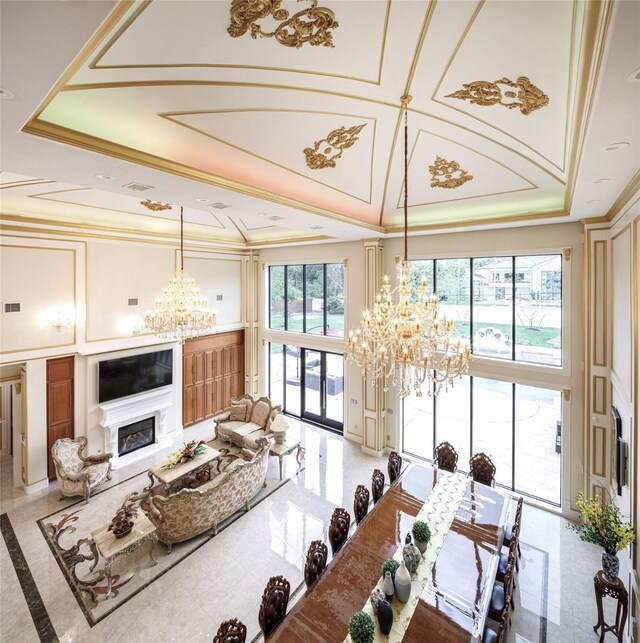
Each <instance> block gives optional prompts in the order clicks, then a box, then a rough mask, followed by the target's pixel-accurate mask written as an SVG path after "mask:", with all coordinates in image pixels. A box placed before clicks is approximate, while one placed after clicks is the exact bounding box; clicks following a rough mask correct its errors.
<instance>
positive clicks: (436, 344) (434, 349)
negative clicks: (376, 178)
mask: <svg viewBox="0 0 640 643" xmlns="http://www.w3.org/2000/svg"><path fill="white" fill-rule="evenodd" d="M400 100H401V103H402V109H403V110H404V259H403V260H402V261H399V262H398V264H397V271H398V285H397V286H396V287H395V288H394V289H393V290H392V288H391V284H390V283H389V277H387V276H386V275H385V276H384V278H383V281H382V288H381V289H380V292H379V293H378V295H377V296H376V300H375V303H374V304H373V310H372V311H369V310H365V311H364V312H363V313H362V318H361V320H360V327H359V328H358V329H357V330H355V331H353V330H350V331H349V337H348V340H347V345H346V347H345V358H346V360H347V362H350V363H352V364H355V365H356V366H358V367H359V368H360V369H362V371H363V375H364V377H365V379H366V378H367V377H370V378H371V379H372V384H373V385H374V386H377V385H378V383H379V382H380V383H382V382H383V386H384V390H385V391H387V390H389V385H390V384H391V386H394V387H395V388H396V389H397V391H398V395H400V397H407V396H408V395H410V394H411V392H412V391H413V392H414V393H415V395H416V397H421V396H422V386H423V385H426V387H427V394H428V395H438V393H440V391H441V389H442V385H443V384H445V391H447V390H448V388H449V387H450V386H453V380H454V378H457V377H461V376H462V375H463V374H464V373H466V372H467V371H468V370H469V362H470V360H471V350H470V349H469V347H468V346H462V345H461V343H460V340H459V339H458V340H456V341H454V340H453V339H452V338H451V335H452V334H453V332H454V331H455V327H454V324H453V321H452V320H449V319H447V318H446V317H443V318H442V319H438V298H437V296H436V295H435V293H430V292H429V289H428V286H427V282H426V279H425V277H422V278H421V279H420V278H419V277H418V274H417V270H416V269H415V267H414V266H413V265H412V263H411V262H410V261H409V258H408V247H407V246H408V214H407V212H408V205H407V201H408V198H407V192H408V191H407V178H408V152H407V150H408V147H409V144H408V124H407V106H408V104H409V101H410V100H411V96H403V97H402V98H401V99H400ZM425 383H426V384H425Z"/></svg>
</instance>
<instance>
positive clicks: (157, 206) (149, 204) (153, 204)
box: [140, 199, 171, 212]
mask: <svg viewBox="0 0 640 643" xmlns="http://www.w3.org/2000/svg"><path fill="white" fill-rule="evenodd" d="M140 205H144V207H145V208H149V210H151V211H153V212H162V211H163V210H171V204H170V203H160V201H151V199H146V200H145V201H140Z"/></svg>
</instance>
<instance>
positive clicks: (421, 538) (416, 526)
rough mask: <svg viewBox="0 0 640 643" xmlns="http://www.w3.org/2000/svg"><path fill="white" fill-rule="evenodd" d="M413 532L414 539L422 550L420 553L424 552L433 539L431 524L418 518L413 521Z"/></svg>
mask: <svg viewBox="0 0 640 643" xmlns="http://www.w3.org/2000/svg"><path fill="white" fill-rule="evenodd" d="M411 533H412V534H413V540H414V541H415V543H416V546H417V547H418V549H419V550H420V553H421V554H424V552H425V551H426V550H427V545H428V544H429V541H430V540H431V529H429V525H427V523H426V522H424V521H422V520H416V521H415V522H414V523H413V527H411Z"/></svg>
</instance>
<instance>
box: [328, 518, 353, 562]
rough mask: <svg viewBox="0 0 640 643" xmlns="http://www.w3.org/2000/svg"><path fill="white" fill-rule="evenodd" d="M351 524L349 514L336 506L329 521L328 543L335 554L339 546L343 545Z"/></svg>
mask: <svg viewBox="0 0 640 643" xmlns="http://www.w3.org/2000/svg"><path fill="white" fill-rule="evenodd" d="M350 526H351V516H350V515H349V512H348V511H347V510H346V509H343V508H342V507H338V508H337V509H335V510H334V512H333V516H331V522H330V523H329V543H330V544H331V552H332V553H333V555H334V556H335V555H336V554H337V553H338V551H339V550H340V547H342V545H344V543H345V542H346V541H347V538H349V527H350Z"/></svg>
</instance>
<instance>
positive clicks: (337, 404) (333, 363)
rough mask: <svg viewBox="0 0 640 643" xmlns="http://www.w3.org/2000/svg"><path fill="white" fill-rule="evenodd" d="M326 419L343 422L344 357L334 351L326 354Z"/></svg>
mask: <svg viewBox="0 0 640 643" xmlns="http://www.w3.org/2000/svg"><path fill="white" fill-rule="evenodd" d="M326 360H327V408H326V410H325V413H326V415H327V419H328V420H335V421H336V422H344V358H343V357H342V355H335V354H334V353H327V354H326Z"/></svg>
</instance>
